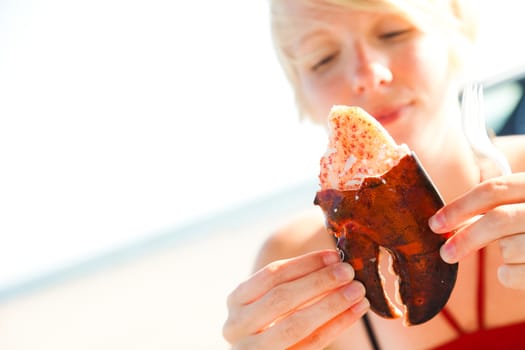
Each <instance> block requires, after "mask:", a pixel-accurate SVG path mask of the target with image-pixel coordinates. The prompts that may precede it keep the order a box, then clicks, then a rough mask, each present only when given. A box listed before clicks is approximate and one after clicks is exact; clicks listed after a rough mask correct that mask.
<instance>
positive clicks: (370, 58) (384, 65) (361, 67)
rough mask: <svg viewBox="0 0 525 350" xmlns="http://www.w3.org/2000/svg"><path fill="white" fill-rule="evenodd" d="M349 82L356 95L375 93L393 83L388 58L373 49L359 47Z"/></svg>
mask: <svg viewBox="0 0 525 350" xmlns="http://www.w3.org/2000/svg"><path fill="white" fill-rule="evenodd" d="M355 53H356V54H355V57H354V62H353V63H352V64H350V65H349V66H351V68H350V70H349V77H348V80H349V82H350V84H351V87H352V91H353V92H354V93H364V92H367V91H373V90H375V89H377V88H379V87H382V86H385V85H387V84H388V83H390V82H391V81H392V78H393V76H392V71H391V70H390V68H389V67H388V60H387V58H386V57H385V56H384V55H382V54H381V53H379V52H375V51H374V50H372V49H364V48H363V47H357V48H356V51H355Z"/></svg>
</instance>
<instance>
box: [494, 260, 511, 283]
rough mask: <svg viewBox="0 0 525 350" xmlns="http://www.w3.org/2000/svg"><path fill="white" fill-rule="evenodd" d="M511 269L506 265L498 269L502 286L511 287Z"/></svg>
mask: <svg viewBox="0 0 525 350" xmlns="http://www.w3.org/2000/svg"><path fill="white" fill-rule="evenodd" d="M508 272H509V268H508V266H506V265H501V266H500V267H498V272H497V273H498V279H499V281H500V283H501V284H502V285H504V286H505V287H510V284H509V274H508Z"/></svg>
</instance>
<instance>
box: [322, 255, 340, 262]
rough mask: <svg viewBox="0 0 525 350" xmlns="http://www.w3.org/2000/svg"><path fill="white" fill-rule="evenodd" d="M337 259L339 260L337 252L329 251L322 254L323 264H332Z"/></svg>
mask: <svg viewBox="0 0 525 350" xmlns="http://www.w3.org/2000/svg"><path fill="white" fill-rule="evenodd" d="M338 261H340V258H339V254H337V253H332V252H330V254H325V255H324V256H323V262H324V264H325V265H332V264H335V263H336V262H338Z"/></svg>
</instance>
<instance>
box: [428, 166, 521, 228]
mask: <svg viewBox="0 0 525 350" xmlns="http://www.w3.org/2000/svg"><path fill="white" fill-rule="evenodd" d="M524 201H525V173H518V174H513V175H509V176H504V177H497V178H492V179H489V180H487V181H484V182H482V183H480V184H478V185H476V186H474V187H473V188H472V189H471V190H470V191H468V192H467V193H465V194H464V195H462V196H460V197H458V198H456V199H455V200H454V201H452V202H450V203H449V204H447V205H446V206H444V207H443V208H441V209H440V210H438V211H437V212H436V213H435V214H434V215H433V216H432V217H431V218H430V219H429V226H430V228H431V229H432V230H433V231H434V232H436V233H446V232H449V231H452V230H454V229H457V228H458V227H459V226H461V224H462V223H464V222H465V221H466V220H468V219H470V218H471V217H473V216H476V215H480V214H483V213H485V212H487V211H489V210H491V209H493V208H495V207H497V206H500V205H504V204H514V203H522V202H524Z"/></svg>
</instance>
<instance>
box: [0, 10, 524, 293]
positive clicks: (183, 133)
mask: <svg viewBox="0 0 525 350" xmlns="http://www.w3.org/2000/svg"><path fill="white" fill-rule="evenodd" d="M481 3H482V2H480V4H481ZM483 3H488V4H497V8H496V10H494V8H492V7H491V10H490V11H485V10H483V9H484V8H482V10H483V11H482V12H483V14H484V16H485V18H488V19H489V20H490V24H491V26H490V28H488V29H484V31H483V33H484V34H483V35H484V39H485V42H486V44H485V47H486V51H485V52H486V54H485V55H484V56H483V57H482V61H483V62H496V63H499V65H500V66H505V67H506V66H508V62H510V61H520V60H521V58H520V57H525V56H524V55H522V51H523V49H521V48H519V47H518V48H512V47H513V46H514V45H515V44H517V43H519V42H521V41H522V40H521V38H520V37H519V36H520V35H521V34H517V33H513V32H512V28H514V27H518V24H517V23H516V22H514V19H515V20H518V21H520V22H518V23H521V21H522V19H521V18H519V16H521V14H522V13H523V11H522V9H516V7H520V6H522V5H520V3H521V2H515V1H513V0H507V1H498V2H492V1H484V2H483ZM508 6H511V7H512V8H513V9H511V10H509V8H508ZM513 18H514V19H513ZM267 22H268V21H267V4H266V2H265V1H244V0H227V1H212V0H203V1H184V2H179V1H170V0H148V1H144V0H142V1H139V0H135V1H129V0H126V1H124V0H92V1H76V0H73V1H72V0H33V1H30V0H18V1H16V0H1V1H0V290H1V289H2V288H4V287H7V286H12V285H16V284H17V283H20V282H22V281H26V280H28V279H31V278H33V277H35V276H38V275H41V274H43V273H47V272H49V271H53V270H55V269H57V268H60V267H63V266H67V265H69V264H72V263H74V262H78V261H82V260H84V259H86V258H89V257H92V256H94V255H97V254H101V253H103V252H107V251H111V250H113V249H115V248H117V247H120V246H122V245H123V244H126V243H127V242H133V241H136V240H139V239H143V238H145V237H148V236H151V235H156V234H159V233H162V232H167V231H170V230H174V229H176V228H177V227H182V226H183V225H185V224H187V223H189V222H192V221H194V220H196V219H197V220H198V219H199V218H201V217H205V216H206V215H209V214H210V213H216V212H220V211H222V210H226V209H228V208H232V207H235V206H236V205H239V204H242V203H244V202H246V201H250V200H253V199H256V198H259V197H260V196H261V195H267V194H271V193H275V192H276V191H279V190H281V189H283V188H285V187H287V186H290V185H292V184H296V183H300V182H301V181H311V179H312V177H315V176H316V174H317V171H318V170H317V165H318V164H317V159H318V158H319V156H320V155H321V153H322V150H323V147H324V138H323V135H322V133H321V131H320V130H318V129H317V128H314V127H312V126H310V125H308V124H300V123H298V121H297V116H296V113H295V109H294V105H293V99H292V96H291V94H290V91H289V88H288V86H287V84H286V82H285V81H284V78H283V77H282V73H281V71H280V70H279V67H278V65H277V62H276V60H275V57H274V54H273V51H272V47H271V42H270V37H269V30H268V23H267ZM502 30H503V31H507V33H512V34H504V35H503V36H502V34H501V31H502ZM509 47H511V48H512V50H518V51H519V54H518V55H514V54H512V55H508V54H502V50H506V52H508V50H509Z"/></svg>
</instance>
